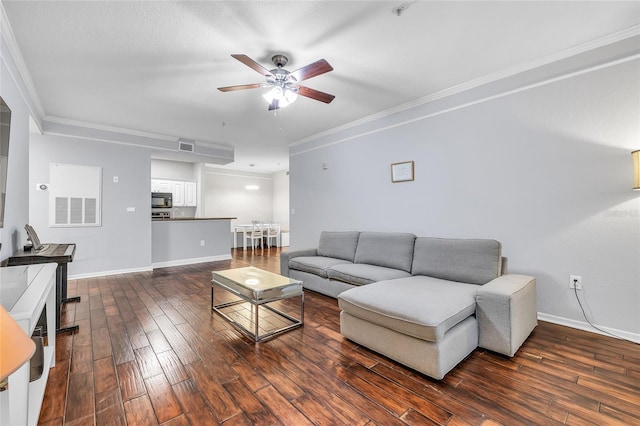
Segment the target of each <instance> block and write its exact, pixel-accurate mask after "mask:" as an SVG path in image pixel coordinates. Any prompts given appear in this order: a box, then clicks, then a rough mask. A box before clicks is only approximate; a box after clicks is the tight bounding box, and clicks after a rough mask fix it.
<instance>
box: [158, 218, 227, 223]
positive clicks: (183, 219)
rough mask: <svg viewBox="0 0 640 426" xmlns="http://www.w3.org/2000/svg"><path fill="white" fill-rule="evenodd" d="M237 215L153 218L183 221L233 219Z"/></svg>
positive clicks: (163, 220)
mask: <svg viewBox="0 0 640 426" xmlns="http://www.w3.org/2000/svg"><path fill="white" fill-rule="evenodd" d="M233 219H237V217H176V218H170V219H151V220H152V221H153V222H183V221H185V220H233Z"/></svg>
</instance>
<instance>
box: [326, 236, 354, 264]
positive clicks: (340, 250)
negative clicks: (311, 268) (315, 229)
mask: <svg viewBox="0 0 640 426" xmlns="http://www.w3.org/2000/svg"><path fill="white" fill-rule="evenodd" d="M359 235H360V232H357V231H354V232H328V231H322V233H321V234H320V242H319V243H318V256H325V257H334V258H336V259H344V260H348V261H349V262H353V258H354V256H355V254H356V246H357V245H358V236H359Z"/></svg>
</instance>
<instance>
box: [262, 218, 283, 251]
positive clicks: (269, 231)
mask: <svg viewBox="0 0 640 426" xmlns="http://www.w3.org/2000/svg"><path fill="white" fill-rule="evenodd" d="M279 233H280V224H279V223H278V221H277V220H276V219H272V220H270V221H268V222H267V226H266V233H265V235H264V238H265V240H266V243H267V247H271V239H274V240H275V243H274V244H273V245H274V246H277V245H278V234H279Z"/></svg>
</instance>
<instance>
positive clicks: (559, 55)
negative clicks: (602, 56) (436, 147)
mask: <svg viewBox="0 0 640 426" xmlns="http://www.w3.org/2000/svg"><path fill="white" fill-rule="evenodd" d="M639 35H640V24H636V25H632V26H630V27H628V28H624V29H622V30H620V31H616V32H614V33H611V34H607V35H605V36H603V37H599V38H597V39H594V40H591V41H588V42H586V43H583V44H580V45H577V46H574V47H571V48H568V49H565V50H562V51H559V52H556V53H553V54H551V55H547V56H544V57H542V58H539V59H536V60H534V61H530V62H527V63H524V64H521V65H517V66H514V67H509V68H505V69H503V70H500V71H497V72H494V73H491V74H487V75H484V76H482V77H479V78H476V79H473V80H469V81H467V82H464V83H461V84H458V85H455V86H452V87H449V88H447V89H444V90H441V91H438V92H435V93H432V94H429V95H426V96H423V97H420V98H417V99H415V100H413V101H410V102H407V103H404V104H401V105H398V106H395V107H393V108H389V109H387V110H384V111H381V112H378V113H376V114H372V115H369V116H367V117H363V118H361V119H358V120H355V121H352V122H350V123H347V124H344V125H342V126H338V127H335V128H333V129H330V130H326V131H324V132H320V133H316V134H315V135H311V136H308V137H306V138H303V139H300V140H298V141H295V142H292V143H290V144H288V146H289V147H290V148H291V147H296V146H299V145H304V144H306V143H309V142H313V141H316V140H318V139H321V138H324V137H327V136H330V135H333V134H336V133H340V132H343V131H345V130H349V129H353V128H355V127H359V126H362V125H364V124H368V123H371V122H375V121H377V120H380V119H382V118H385V117H389V116H391V115H394V114H397V113H399V112H402V111H406V110H408V109H411V108H415V107H418V106H421V105H425V104H428V103H431V102H434V101H437V100H440V99H443V98H447V97H449V96H453V95H457V94H459V93H463V92H466V91H468V90H471V89H475V88H478V87H481V86H484V85H486V84H489V83H494V82H497V81H500V80H504V79H506V78H509V77H513V76H515V75H517V74H521V73H524V72H526V71H531V70H534V69H536V68H540V67H542V66H545V65H549V64H552V63H554V62H558V61H561V60H564V59H568V58H571V57H572V56H576V55H579V54H581V53H585V52H589V51H591V50H594V49H597V48H600V47H604V46H607V45H610V44H612V43H616V42H619V41H623V40H626V39H628V38H631V37H636V36H639ZM367 133H370V132H367ZM348 139H352V138H348Z"/></svg>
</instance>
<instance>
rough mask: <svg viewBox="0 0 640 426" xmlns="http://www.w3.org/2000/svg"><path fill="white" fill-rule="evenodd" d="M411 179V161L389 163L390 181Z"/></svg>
mask: <svg viewBox="0 0 640 426" xmlns="http://www.w3.org/2000/svg"><path fill="white" fill-rule="evenodd" d="M411 180H413V161H404V162H402V163H392V164H391V182H394V183H395V182H408V181H411Z"/></svg>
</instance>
